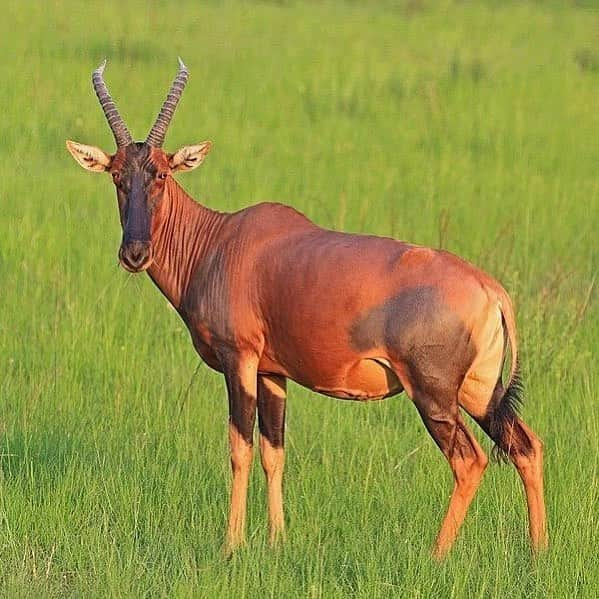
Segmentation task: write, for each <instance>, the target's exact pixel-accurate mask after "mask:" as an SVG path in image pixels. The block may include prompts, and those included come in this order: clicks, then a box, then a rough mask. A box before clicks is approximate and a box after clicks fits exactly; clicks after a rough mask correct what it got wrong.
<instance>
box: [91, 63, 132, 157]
mask: <svg viewBox="0 0 599 599" xmlns="http://www.w3.org/2000/svg"><path fill="white" fill-rule="evenodd" d="M105 67H106V61H104V62H103V63H102V64H101V65H100V66H99V67H98V68H97V69H96V70H95V71H94V73H93V75H92V83H93V85H94V91H95V92H96V96H98V100H100V106H102V110H103V111H104V114H105V115H106V120H107V121H108V124H109V125H110V129H111V130H112V133H113V135H114V139H115V140H116V145H117V146H118V147H119V148H122V147H123V146H128V145H129V144H130V143H133V138H132V137H131V133H129V129H127V125H125V121H123V119H122V118H121V115H120V114H119V111H118V110H117V108H116V106H115V104H114V102H113V101H112V98H111V97H110V94H109V93H108V88H107V87H106V83H104V76H103V73H104V68H105Z"/></svg>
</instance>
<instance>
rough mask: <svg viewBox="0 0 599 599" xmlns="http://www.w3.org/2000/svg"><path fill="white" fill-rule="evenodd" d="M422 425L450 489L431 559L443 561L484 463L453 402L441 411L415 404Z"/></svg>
mask: <svg viewBox="0 0 599 599" xmlns="http://www.w3.org/2000/svg"><path fill="white" fill-rule="evenodd" d="M415 403H416V407H417V408H418V411H419V412H420V415H421V416H422V420H423V421H424V425H425V426H426V428H427V430H428V432H429V433H430V434H431V436H432V437H433V439H434V440H435V443H437V445H438V446H439V448H440V449H441V451H442V452H443V455H444V456H445V458H446V459H447V461H448V462H449V466H450V468H451V471H452V473H453V477H454V481H455V482H454V487H453V492H452V494H451V498H450V500H449V506H448V508H447V514H446V515H445V518H444V519H443V522H442V524H441V529H440V531H439V534H438V536H437V540H436V543H435V548H434V551H433V555H434V557H435V558H437V559H442V558H443V557H445V555H446V554H447V552H448V551H449V550H450V549H451V547H452V546H453V544H454V542H455V539H456V537H457V535H458V531H459V530H460V527H461V525H462V523H463V521H464V518H465V517H466V512H467V511H468V507H469V506H470V503H471V502H472V499H473V497H474V494H475V493H476V490H477V488H478V485H479V484H480V481H481V479H482V476H483V473H484V471H485V468H486V467H487V463H488V459H487V456H486V455H485V453H484V452H483V450H482V449H481V447H480V445H479V444H478V442H477V441H476V439H475V438H474V436H473V435H472V433H471V432H470V430H469V429H468V428H467V426H466V423H465V422H464V420H463V419H462V416H461V415H460V413H459V410H458V407H457V403H456V402H455V400H454V401H453V402H451V403H448V404H446V405H448V406H451V404H452V403H453V406H451V407H442V406H440V405H439V404H438V403H437V402H431V401H429V400H428V399H425V400H421V401H415Z"/></svg>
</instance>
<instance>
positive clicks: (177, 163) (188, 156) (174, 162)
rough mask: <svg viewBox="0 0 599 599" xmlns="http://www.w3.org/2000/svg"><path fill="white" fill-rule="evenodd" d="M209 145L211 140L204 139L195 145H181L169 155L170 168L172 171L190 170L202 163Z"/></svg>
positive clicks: (210, 145)
mask: <svg viewBox="0 0 599 599" xmlns="http://www.w3.org/2000/svg"><path fill="white" fill-rule="evenodd" d="M211 147H212V142H211V141H204V142H202V143H201V144H199V145H197V146H183V147H182V148H181V149H180V150H177V151H176V152H175V153H174V154H171V156H169V166H170V167H171V170H172V171H173V172H177V171H192V170H193V169H194V168H197V167H198V166H200V164H202V162H203V161H204V158H205V157H206V154H208V152H209V151H210V148H211Z"/></svg>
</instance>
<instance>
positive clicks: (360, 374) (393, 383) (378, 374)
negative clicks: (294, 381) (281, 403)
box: [312, 358, 403, 400]
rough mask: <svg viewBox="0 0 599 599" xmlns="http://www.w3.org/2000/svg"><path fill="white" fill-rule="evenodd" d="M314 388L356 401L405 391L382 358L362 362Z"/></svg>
mask: <svg viewBox="0 0 599 599" xmlns="http://www.w3.org/2000/svg"><path fill="white" fill-rule="evenodd" d="M312 388H313V389H314V391H318V392H319V393H323V394H324V395H329V396H331V397H337V398H339V399H354V400H374V399H383V398H385V397H389V396H391V395H395V394H397V393H400V392H401V391H403V387H402V385H401V383H400V381H399V379H398V378H397V375H396V374H395V373H394V372H393V370H391V368H390V367H389V366H388V363H387V362H386V360H383V359H382V358H381V359H380V360H379V359H376V358H369V359H364V360H360V361H359V362H357V363H356V364H354V365H353V366H352V367H351V368H349V369H348V370H347V371H345V372H343V373H339V375H338V376H337V377H332V378H331V380H329V381H327V382H326V383H324V384H322V385H321V384H316V385H314V386H313V387H312Z"/></svg>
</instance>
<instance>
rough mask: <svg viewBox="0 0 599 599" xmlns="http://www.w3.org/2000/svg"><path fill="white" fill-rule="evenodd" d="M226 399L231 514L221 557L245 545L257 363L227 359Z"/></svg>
mask: <svg viewBox="0 0 599 599" xmlns="http://www.w3.org/2000/svg"><path fill="white" fill-rule="evenodd" d="M223 371H224V374H225V380H226V383H227V393H228V395H229V442H230V444H231V469H232V471H233V484H232V487H231V511H230V513H229V527H228V531H227V540H226V545H225V553H226V554H228V555H230V554H231V553H232V551H233V550H234V549H235V548H236V547H238V546H239V545H241V544H243V542H244V541H245V514H246V506H247V490H248V481H249V476H250V467H251V465H252V453H253V451H252V448H253V435H254V422H255V420H256V396H257V374H258V360H257V359H255V358H254V357H253V356H251V357H241V356H239V357H236V358H235V359H227V360H226V362H225V364H224V368H223Z"/></svg>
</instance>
